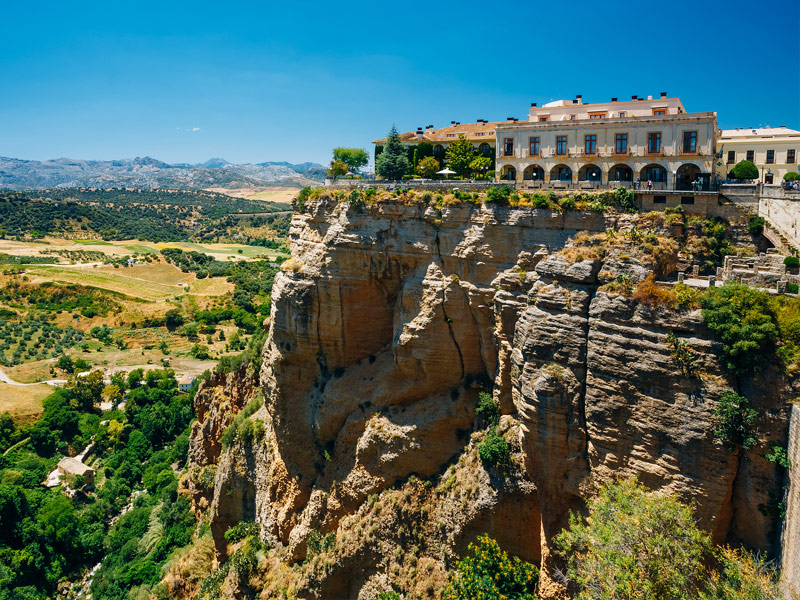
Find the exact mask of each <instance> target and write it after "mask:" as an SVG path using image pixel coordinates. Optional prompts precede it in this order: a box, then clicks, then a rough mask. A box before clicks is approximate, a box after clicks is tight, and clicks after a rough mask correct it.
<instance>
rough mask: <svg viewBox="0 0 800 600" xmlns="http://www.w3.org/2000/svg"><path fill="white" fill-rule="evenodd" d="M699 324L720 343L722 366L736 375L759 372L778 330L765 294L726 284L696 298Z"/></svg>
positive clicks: (740, 284) (768, 298) (730, 282)
mask: <svg viewBox="0 0 800 600" xmlns="http://www.w3.org/2000/svg"><path fill="white" fill-rule="evenodd" d="M700 304H701V306H702V307H703V320H704V321H705V323H706V325H707V326H708V328H709V329H710V330H711V331H712V332H713V333H714V335H715V336H716V337H718V338H719V339H720V340H721V341H722V343H723V348H722V358H723V360H724V361H725V366H726V367H727V368H728V369H730V370H731V371H732V372H733V373H735V374H736V375H745V374H748V373H752V372H753V371H755V370H756V369H759V368H761V367H762V366H763V364H764V359H765V358H766V357H767V356H769V354H770V353H771V352H772V351H773V350H774V349H775V344H776V343H777V340H778V326H777V323H776V316H775V311H774V310H773V305H772V302H771V301H770V297H769V295H768V294H767V293H766V292H763V291H761V290H757V289H754V288H751V287H750V286H748V285H746V284H743V283H737V282H734V281H726V282H725V285H723V286H722V287H718V288H711V289H709V290H708V293H707V294H706V295H705V296H703V297H701V298H700Z"/></svg>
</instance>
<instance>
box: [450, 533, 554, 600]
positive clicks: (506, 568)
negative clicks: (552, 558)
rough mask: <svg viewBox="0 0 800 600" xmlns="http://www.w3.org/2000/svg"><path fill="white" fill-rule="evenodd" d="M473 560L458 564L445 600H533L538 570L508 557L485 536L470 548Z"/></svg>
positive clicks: (467, 558)
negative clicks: (499, 599)
mask: <svg viewBox="0 0 800 600" xmlns="http://www.w3.org/2000/svg"><path fill="white" fill-rule="evenodd" d="M469 550H470V552H472V556H466V557H464V558H462V559H461V560H460V561H458V563H457V564H456V568H455V571H454V573H453V574H452V575H451V577H450V582H449V584H448V585H447V588H446V589H445V591H444V594H443V595H442V598H443V600H497V599H498V598H506V599H507V600H534V598H536V597H537V596H536V585H537V583H538V581H539V570H538V569H537V568H536V567H535V566H533V565H532V564H530V563H527V562H525V561H523V560H521V559H519V558H517V557H516V556H514V557H509V556H508V554H507V553H506V552H505V551H504V550H502V549H501V548H500V546H499V544H498V543H497V542H496V541H495V540H493V539H492V538H490V537H489V536H488V535H486V534H483V535H481V536H479V537H478V540H477V543H475V544H470V545H469Z"/></svg>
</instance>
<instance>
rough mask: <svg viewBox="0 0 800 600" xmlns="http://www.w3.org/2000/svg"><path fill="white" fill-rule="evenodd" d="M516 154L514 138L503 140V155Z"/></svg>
mask: <svg viewBox="0 0 800 600" xmlns="http://www.w3.org/2000/svg"><path fill="white" fill-rule="evenodd" d="M513 155H514V138H505V139H504V140H503V156H513Z"/></svg>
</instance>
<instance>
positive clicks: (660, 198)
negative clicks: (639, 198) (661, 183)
mask: <svg viewBox="0 0 800 600" xmlns="http://www.w3.org/2000/svg"><path fill="white" fill-rule="evenodd" d="M666 203H667V197H666V196H653V204H666Z"/></svg>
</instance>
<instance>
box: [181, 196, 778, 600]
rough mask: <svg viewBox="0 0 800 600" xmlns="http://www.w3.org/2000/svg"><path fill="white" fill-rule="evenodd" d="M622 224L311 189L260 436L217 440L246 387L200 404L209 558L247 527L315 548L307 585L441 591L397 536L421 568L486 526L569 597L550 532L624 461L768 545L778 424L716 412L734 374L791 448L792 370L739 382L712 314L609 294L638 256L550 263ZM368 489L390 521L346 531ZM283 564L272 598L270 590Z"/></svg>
mask: <svg viewBox="0 0 800 600" xmlns="http://www.w3.org/2000/svg"><path fill="white" fill-rule="evenodd" d="M631 219H632V218H631V217H629V216H627V215H622V216H619V215H614V214H602V213H597V212H578V211H571V212H566V213H553V212H550V211H547V210H538V209H533V208H515V209H511V208H503V207H497V206H490V205H484V206H480V205H473V204H469V203H465V204H460V205H454V206H445V207H443V208H442V209H436V208H433V207H430V206H427V205H420V204H404V203H401V202H383V203H378V204H375V205H372V206H351V205H350V204H348V203H346V202H336V201H334V200H331V199H325V198H324V199H321V200H318V201H314V202H309V203H308V204H307V205H306V212H305V213H304V214H295V216H294V218H293V221H292V229H291V246H292V259H291V261H289V263H287V265H286V267H285V270H284V272H282V273H281V274H280V275H279V276H278V277H277V278H276V280H275V285H274V288H273V296H272V314H271V321H270V333H269V337H268V341H267V344H266V345H265V348H264V354H263V367H262V369H261V373H260V389H261V390H262V392H263V397H264V406H263V408H261V409H260V410H259V411H258V412H256V413H255V414H254V415H253V416H252V417H251V418H252V419H258V420H259V421H260V422H262V423H263V424H264V432H263V435H261V436H260V437H256V438H253V439H251V440H248V441H246V442H236V443H235V444H234V445H233V446H231V447H229V448H227V449H222V448H219V447H218V446H216V445H215V444H214V443H213V442H212V441H211V440H212V438H213V437H214V432H216V433H219V431H220V427H222V426H224V424H227V422H229V420H230V417H226V418H223V417H222V414H223V413H226V412H227V413H232V412H235V411H236V410H238V409H240V408H241V406H242V402H241V401H237V402H233V403H230V402H229V404H230V409H225V408H223V407H222V406H223V405H222V402H223V400H222V399H223V398H224V397H225V394H226V392H220V393H218V394H217V395H216V396H215V395H213V394H210V393H205V394H199V395H198V398H201V400H199V402H200V403H205V406H204V407H202V408H201V407H198V415H199V419H198V423H197V424H196V425H195V428H194V429H193V435H192V450H191V453H192V460H193V461H194V462H195V466H197V467H198V468H200V469H202V468H206V466H207V465H211V464H215V465H216V474H215V481H214V491H213V498H211V499H210V500H209V501H210V505H209V506H210V510H211V518H212V531H213V532H214V538H215V541H216V542H217V547H218V552H219V553H220V554H224V552H225V540H224V538H223V537H222V534H223V533H224V531H225V529H226V528H227V527H228V526H230V525H232V524H234V523H235V522H237V521H238V520H242V519H244V520H255V521H257V522H258V523H259V524H260V527H261V534H262V538H264V539H268V540H270V541H271V542H272V543H273V544H275V545H277V547H279V548H282V549H283V550H282V552H283V554H280V556H281V557H282V561H283V562H284V563H293V562H296V561H300V560H303V559H304V558H305V559H307V560H306V563H305V565H306V567H304V570H302V576H301V575H297V573H295V575H294V579H293V580H292V581H293V583H292V585H293V586H294V589H295V591H296V592H297V593H298V595H299V596H300V597H308V598H312V597H313V598H330V597H341V598H365V599H366V598H370V597H372V596H370V595H369V594H370V593H372V592H371V591H370V590H378V591H380V590H379V588H381V587H382V586H383V588H385V587H386V586H387V585H388V583H393V584H397V583H398V581H400V580H401V579H402V578H403V577H405V578H406V579H405V581H409V579H408V578H409V577H411V575H409V573H411V570H413V573H414V575H413V578H414V579H413V580H414V581H415V582H417V583H415V584H414V585H419V586H421V588H420V589H423V588H425V586H426V585H428V584H425V583H424V581H423V579H424V578H422V575H421V574H420V573H419V572H420V571H421V569H419V568H418V566H417V564H416V562H415V563H414V564H413V565H409V564H408V563H406V562H403V561H399V562H396V563H391V561H390V562H387V557H386V553H390V554H391V552H392V544H394V545H395V548H396V547H397V545H400V546H403V547H407V546H406V544H408V543H409V539H407V538H408V536H406V537H404V535H405V534H401V532H400V531H399V530H398V528H399V527H401V526H402V527H404V528H406V527H410V528H416V529H415V531H416V533H415V534H414V535H416V536H417V537H416V538H415V539H417V542H416V543H415V546H417V547H419V548H421V549H420V550H419V552H420V553H421V555H420V556H421V558H419V560H420V561H422V560H423V558H424V559H425V560H427V561H430V562H429V564H430V565H431V566H430V568H429V569H427V570H426V572H428V573H429V574H430V577H429V580H430V581H433V580H435V579H436V577H439V578H440V579H441V574H442V573H443V570H444V569H445V568H446V567H450V566H452V561H453V559H454V556H455V554H456V553H458V552H460V551H462V550H463V549H464V547H465V546H466V543H467V542H468V541H470V540H469V538H470V537H474V535H476V534H478V533H480V532H483V531H487V532H488V533H489V534H490V535H492V536H494V537H496V538H498V539H499V540H501V541H502V542H503V544H504V545H505V546H506V547H507V548H508V549H509V550H511V551H512V552H514V553H515V554H518V555H520V556H522V557H524V558H526V559H527V560H531V561H535V562H540V561H541V564H542V566H543V590H544V592H545V593H546V594H549V595H552V596H555V595H558V594H559V593H561V592H562V591H563V590H562V589H561V588H560V587H559V584H558V582H557V580H556V579H557V578H555V577H554V573H555V569H557V568H558V567H559V565H560V563H559V561H558V557H556V556H555V555H554V553H553V549H552V545H551V544H552V537H553V536H554V535H555V534H557V533H558V532H559V531H560V530H561V528H562V527H564V526H565V525H566V523H567V519H568V515H569V511H570V510H577V511H580V510H582V508H583V505H584V500H585V499H586V498H587V497H589V496H591V494H592V493H593V492H594V491H595V490H596V489H597V488H598V487H599V486H600V485H602V484H603V483H605V482H607V481H609V480H611V479H613V478H614V477H617V476H629V475H637V476H638V477H639V478H640V479H641V480H642V481H643V482H644V483H646V484H647V485H648V486H650V487H653V488H659V489H664V490H667V491H670V492H677V493H679V494H681V496H682V497H683V498H685V499H686V500H692V501H694V502H695V503H696V505H697V515H698V517H699V519H700V522H701V525H702V526H703V527H705V528H707V529H708V530H710V531H711V532H712V533H713V536H714V538H715V540H717V541H725V540H731V541H741V542H744V543H746V544H748V545H751V546H753V547H755V548H760V549H770V550H772V549H774V544H775V541H776V539H777V535H776V532H775V531H773V529H772V520H771V518H770V517H767V516H764V514H762V513H761V511H759V505H767V504H768V502H769V499H770V496H774V495H775V494H776V493H777V492H778V490H779V485H780V482H779V481H778V480H777V477H776V471H775V468H774V465H772V464H771V463H769V462H767V461H766V460H765V459H764V458H763V456H764V454H765V443H766V435H765V436H764V437H765V440H764V443H762V444H759V445H757V446H756V447H754V448H752V449H751V450H750V451H748V452H746V453H739V454H737V453H731V452H729V451H728V450H726V449H725V448H724V446H723V445H722V444H721V443H720V442H719V441H718V440H716V439H715V438H714V436H713V429H714V426H713V424H712V411H713V409H714V407H715V405H716V400H717V399H718V398H719V396H720V395H721V394H722V393H723V391H724V390H726V389H730V388H731V387H733V388H738V387H739V386H742V387H744V388H746V391H747V392H748V395H749V397H750V398H751V401H752V402H753V403H754V405H756V406H757V407H758V408H759V410H760V411H761V412H762V415H763V417H762V422H761V423H760V431H761V432H764V433H765V434H766V433H768V434H769V438H770V441H776V442H780V443H784V442H785V438H786V430H787V422H788V417H787V415H788V413H787V409H786V407H785V404H784V402H785V400H786V389H787V386H788V382H787V381H786V379H785V377H784V375H783V374H782V373H781V372H780V371H779V370H778V369H777V368H774V369H772V370H771V371H769V372H767V373H764V374H763V375H762V377H763V378H764V381H767V380H769V381H771V382H772V383H771V384H770V385H762V383H763V382H759V381H749V380H748V381H741V382H736V381H732V380H731V379H730V378H729V376H728V375H727V374H726V373H725V372H724V371H723V369H722V368H721V367H720V366H719V363H718V360H717V356H718V353H719V346H718V344H717V343H716V342H715V341H714V340H713V339H712V338H711V336H710V335H709V333H708V332H707V331H706V330H705V328H704V327H703V324H702V318H701V315H700V313H699V311H691V310H686V309H668V308H664V307H658V306H650V305H648V304H646V303H640V302H638V301H636V300H634V299H629V298H626V297H624V296H619V295H614V294H613V293H611V292H610V291H609V289H608V286H607V285H605V284H607V283H608V282H610V281H613V280H615V278H617V277H618V276H619V275H620V274H623V273H624V274H625V277H627V278H633V279H634V280H636V279H642V278H644V277H645V276H646V275H647V274H648V273H649V272H650V271H651V270H652V265H650V264H648V262H647V260H645V259H643V258H637V257H636V256H628V255H627V254H625V253H623V252H619V251H617V252H607V253H605V255H598V254H597V253H592V252H586V253H583V252H581V251H573V250H574V249H570V252H564V253H561V254H563V256H562V255H559V251H561V250H562V249H564V248H565V246H567V245H569V244H571V243H572V242H571V240H574V238H575V237H576V236H577V235H578V234H579V233H580V232H583V235H584V236H585V235H586V234H587V232H588V233H589V234H592V233H594V234H601V233H604V232H606V230H609V229H610V230H622V229H625V228H630V227H631V226H632V225H631ZM668 231H669V230H667V233H668ZM601 254H602V253H601ZM668 334H673V335H674V336H676V337H678V338H680V339H681V340H684V341H685V342H687V343H688V344H689V345H690V347H691V348H692V349H693V350H694V352H695V353H696V359H697V360H696V365H697V369H696V375H694V376H691V377H687V376H685V375H684V374H682V372H681V369H680V366H679V365H678V364H677V363H676V362H675V359H674V358H673V356H672V353H671V349H670V346H669V344H668V343H667V335H668ZM480 389H486V390H491V391H492V392H493V394H494V396H495V398H496V399H497V400H498V401H499V404H500V407H501V410H502V412H503V414H504V415H506V416H505V417H504V421H503V423H504V425H503V431H505V435H506V437H507V439H509V440H510V441H511V442H512V445H513V446H514V447H515V448H516V452H515V454H514V457H515V462H514V463H513V465H512V468H511V469H510V471H509V472H506V473H500V472H495V471H493V470H492V469H488V470H487V469H485V468H484V467H483V466H482V465H481V464H480V461H479V460H478V459H477V457H476V456H475V455H476V452H475V445H476V443H477V442H478V441H480V439H481V435H482V433H481V432H480V431H477V432H476V427H475V413H474V407H475V404H476V399H477V395H478V391H479V390H480ZM226 401H227V400H226ZM234 405H235V406H234ZM470 457H471V458H470ZM456 473H459V475H458V476H456ZM422 481H429V482H432V483H433V486H432V487H430V488H426V487H425V486H423V485H422V484H421V483H420V482H422ZM456 481H458V484H454V482H456ZM448 482H449V483H448ZM454 488H456V489H455V490H454ZM461 488H465V489H461ZM467 489H468V490H469V491H466V490H467ZM398 490H399V491H398ZM403 490H405V491H403ZM456 493H458V494H463V495H462V496H459V497H458V499H456V498H455V497H454V496H453V494H456ZM397 494H406V495H405V496H403V497H407V498H413V499H414V501H413V502H411V501H410V500H409V502H410V504H409V506H412V505H413V506H414V507H416V508H415V509H414V510H413V511H411V512H408V511H406V512H405V513H404V512H403V510H402V502H401V503H400V504H399V505H398V503H397V502H394V503H392V502H389V501H388V500H387V499H388V498H394V497H395V496H396V495H397ZM196 496H197V498H198V499H199V498H203V497H204V496H203V495H202V494H199V493H198V494H196ZM384 501H385V502H384ZM454 501H456V502H457V503H458V504H457V506H458V507H460V508H457V509H455V510H454V508H453V507H452V506H451V504H452V503H453V502H454ZM387 502H388V504H386V503H387ZM376 503H377V505H378V506H384V504H385V506H386V507H387V508H386V509H385V510H383V511H382V512H381V514H382V515H384V516H383V517H382V518H383V519H385V520H386V521H385V522H383V521H382V522H381V525H380V527H377V526H376V527H377V528H378V529H380V528H385V527H388V528H389V530H384V529H381V531H380V532H378V531H374V532H373V533H372V534H369V535H367V534H362V533H359V534H358V535H356V534H355V533H353V532H354V530H356V529H358V530H359V531H361V527H360V525H359V522H360V520H361V521H363V520H364V519H368V517H369V515H371V514H372V512H371V510H372V509H371V507H372V506H373V505H374V504H376ZM382 503H383V504H382ZM423 509H424V510H423ZM409 510H411V509H410V508H409ZM412 513H413V514H412ZM390 515H393V516H391V517H390ZM369 518H371V517H369ZM312 532H317V533H319V534H321V535H325V534H328V533H330V532H334V534H335V537H336V540H337V553H336V555H335V558H334V559H332V562H326V564H325V566H324V568H322V567H321V566H319V565H317V562H314V561H311V560H310V559H311V558H312V557H311V554H310V553H309V552H308V548H307V541H308V538H309V535H311V534H312ZM406 533H408V532H406ZM315 535H316V533H315ZM416 560H417V559H416V558H415V561H416ZM312 563H313V564H312ZM401 563H402V564H401ZM308 565H311V566H308ZM314 565H316V566H314ZM392 565H393V566H392ZM390 566H391V568H390ZM271 569H272V571H271V572H273V574H274V573H278V571H279V569H278V567H277V566H276V565H273V566H272V567H271ZM276 569H278V570H276ZM353 573H357V575H355V576H353V575H352V574H353ZM437 574H438V575H437ZM270 577H272V576H270ZM275 577H277V575H275ZM286 577H289V576H288V575H287V576H286ZM269 579H270V578H269V577H267V578H266V579H265V580H262V582H261V585H262V586H264V589H267V588H269V589H272V588H270V586H272V585H277V584H276V583H275V582H274V581H272V580H270V582H268V581H267V580H269ZM282 581H283V583H282V584H281V585H288V583H286V581H287V580H282ZM430 585H433V584H430ZM275 589H277V588H275ZM423 591H424V590H423ZM426 593H427V592H426ZM426 593H422V592H420V597H425V595H426ZM431 593H433V594H434V595H435V593H438V592H431Z"/></svg>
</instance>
